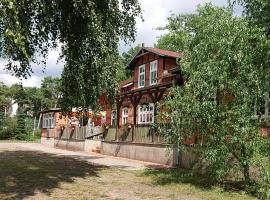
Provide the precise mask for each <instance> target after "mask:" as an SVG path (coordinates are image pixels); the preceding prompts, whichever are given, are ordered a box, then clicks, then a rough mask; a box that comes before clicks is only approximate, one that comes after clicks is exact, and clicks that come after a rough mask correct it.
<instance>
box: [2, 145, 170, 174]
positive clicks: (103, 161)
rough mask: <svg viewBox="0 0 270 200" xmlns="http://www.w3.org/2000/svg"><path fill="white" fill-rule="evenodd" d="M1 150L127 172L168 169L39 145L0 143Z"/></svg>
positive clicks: (145, 163)
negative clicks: (50, 156) (66, 158)
mask: <svg viewBox="0 0 270 200" xmlns="http://www.w3.org/2000/svg"><path fill="white" fill-rule="evenodd" d="M0 150H12V151H14V150H23V151H41V152H44V153H49V154H55V155H57V156H63V157H72V158H76V159H80V160H83V161H87V162H89V163H91V164H94V165H103V166H108V167H115V168H121V169H127V170H138V169H145V168H148V167H154V168H166V167H167V166H163V165H159V164H155V163H149V162H142V161H135V160H130V159H125V158H118V157H112V156H105V155H101V154H96V153H85V152H75V151H68V150H62V149H56V148H52V147H48V146H45V145H42V144H39V143H0Z"/></svg>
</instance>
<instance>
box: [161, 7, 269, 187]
mask: <svg viewBox="0 0 270 200" xmlns="http://www.w3.org/2000/svg"><path fill="white" fill-rule="evenodd" d="M171 20H173V23H174V24H177V26H176V27H175V30H174V31H173V34H174V33H175V32H180V34H182V33H184V34H185V35H187V36H188V37H187V39H186V40H183V41H184V47H185V49H184V54H185V56H184V58H183V59H182V60H181V62H180V68H181V72H182V74H183V76H184V78H185V86H184V87H182V88H179V87H176V88H174V89H173V90H172V93H171V94H172V95H171V96H170V97H168V98H167V100H166V101H165V103H164V104H165V107H166V108H167V109H168V112H162V113H161V116H162V117H165V118H166V119H167V118H168V117H169V118H170V119H171V129H170V131H168V130H166V131H164V134H165V136H166V138H167V139H168V141H169V142H170V143H173V144H175V143H176V144H178V145H179V146H182V147H183V148H184V147H185V145H184V143H183V141H186V140H187V139H188V138H192V137H196V138H197V141H198V143H202V144H203V146H204V147H202V148H197V150H198V151H200V155H201V156H202V157H203V158H204V159H206V160H207V164H208V165H209V167H212V168H208V171H209V172H211V173H212V176H211V177H213V178H217V179H219V178H221V177H223V176H224V174H226V173H228V172H229V171H231V170H233V169H236V168H238V169H241V171H242V172H243V175H244V178H245V180H246V181H247V182H249V181H250V177H249V167H250V165H251V163H252V161H251V160H252V158H253V157H254V154H255V153H258V151H259V149H260V147H261V146H260V144H261V143H263V142H266V141H267V140H266V139H265V140H262V138H261V135H260V134H258V133H259V128H260V125H261V123H262V122H263V123H267V122H266V121H267V120H266V121H265V118H264V113H260V112H259V111H258V112H257V117H256V118H254V117H252V116H254V115H255V114H254V112H255V111H254V104H255V102H261V101H263V102H264V100H265V98H266V94H268V93H269V88H270V87H269V86H270V85H269V84H270V68H269V66H270V63H269V61H270V42H269V40H268V38H267V37H266V36H265V34H264V31H263V29H261V28H260V27H259V26H255V25H250V23H249V20H248V19H246V18H242V17H237V16H234V14H233V11H232V10H231V9H230V8H219V7H214V6H212V5H211V4H207V5H205V6H201V7H199V8H198V10H197V13H196V14H195V15H192V16H189V17H186V16H184V17H182V16H175V17H174V18H173V19H171ZM176 22H177V23H176ZM171 42H172V44H174V41H173V40H171ZM180 48H181V47H180ZM267 98H269V97H267ZM263 105H264V104H263ZM257 106H258V105H257ZM264 147H267V146H264Z"/></svg>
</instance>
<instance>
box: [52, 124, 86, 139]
mask: <svg viewBox="0 0 270 200" xmlns="http://www.w3.org/2000/svg"><path fill="white" fill-rule="evenodd" d="M86 129H87V128H86V127H67V126H65V127H63V128H62V129H61V130H59V131H58V132H57V135H56V139H63V140H85V135H86V131H87V130H86Z"/></svg>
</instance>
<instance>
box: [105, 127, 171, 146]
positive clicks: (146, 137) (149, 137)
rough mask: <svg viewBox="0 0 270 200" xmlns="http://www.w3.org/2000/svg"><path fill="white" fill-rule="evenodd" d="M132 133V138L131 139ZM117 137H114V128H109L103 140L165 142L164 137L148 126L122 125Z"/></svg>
mask: <svg viewBox="0 0 270 200" xmlns="http://www.w3.org/2000/svg"><path fill="white" fill-rule="evenodd" d="M132 134H133V140H132ZM117 135H118V138H117V137H116V128H109V130H108V131H107V133H106V135H105V141H116V140H117V141H121V142H134V143H145V144H147V143H154V144H165V143H166V141H165V139H164V138H163V137H162V136H161V135H160V134H159V133H158V132H157V131H156V130H154V129H153V128H151V127H150V126H136V127H133V128H130V129H129V128H127V127H123V128H120V129H118V134H117Z"/></svg>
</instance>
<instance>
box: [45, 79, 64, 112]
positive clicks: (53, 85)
mask: <svg viewBox="0 0 270 200" xmlns="http://www.w3.org/2000/svg"><path fill="white" fill-rule="evenodd" d="M41 92H42V95H43V98H44V100H47V102H48V103H47V104H45V105H44V106H45V107H46V108H55V107H57V106H58V100H59V99H60V97H61V81H60V79H59V78H53V77H51V76H47V77H44V79H43V80H42V82H41Z"/></svg>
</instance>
